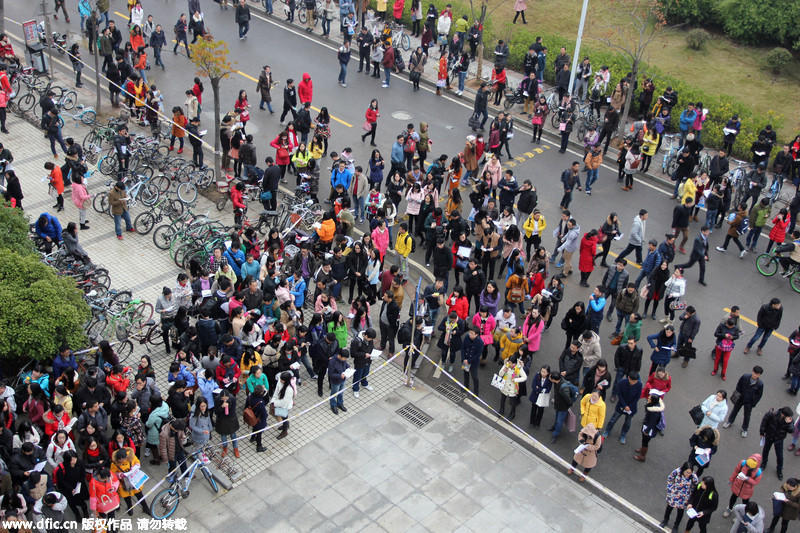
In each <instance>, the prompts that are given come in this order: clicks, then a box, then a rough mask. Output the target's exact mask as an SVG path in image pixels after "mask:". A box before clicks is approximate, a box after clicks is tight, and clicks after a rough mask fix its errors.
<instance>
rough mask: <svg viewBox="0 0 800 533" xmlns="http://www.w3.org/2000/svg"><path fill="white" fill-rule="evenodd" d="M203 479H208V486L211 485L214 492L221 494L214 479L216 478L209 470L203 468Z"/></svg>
mask: <svg viewBox="0 0 800 533" xmlns="http://www.w3.org/2000/svg"><path fill="white" fill-rule="evenodd" d="M202 471H203V477H205V478H206V481H208V484H209V485H211V490H213V491H214V492H219V486H218V485H217V480H216V479H214V476H213V475H212V474H211V471H210V470H209V469H208V468H203V469H202Z"/></svg>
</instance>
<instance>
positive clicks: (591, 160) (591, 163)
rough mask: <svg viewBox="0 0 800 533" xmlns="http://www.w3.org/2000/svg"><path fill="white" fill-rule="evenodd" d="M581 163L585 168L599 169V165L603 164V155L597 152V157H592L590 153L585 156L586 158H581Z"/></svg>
mask: <svg viewBox="0 0 800 533" xmlns="http://www.w3.org/2000/svg"><path fill="white" fill-rule="evenodd" d="M583 162H584V163H586V167H587V168H590V169H592V170H595V169H598V168H600V165H601V164H602V162H603V153H602V152H597V155H594V154H593V153H592V152H589V153H588V154H586V157H584V158H583Z"/></svg>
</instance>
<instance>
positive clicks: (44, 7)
mask: <svg viewBox="0 0 800 533" xmlns="http://www.w3.org/2000/svg"><path fill="white" fill-rule="evenodd" d="M42 16H43V17H44V34H45V35H44V37H45V40H46V42H47V62H48V65H47V66H48V69H47V74H48V76H50V77H51V78H52V77H53V30H52V29H51V27H50V12H49V11H48V10H47V0H42Z"/></svg>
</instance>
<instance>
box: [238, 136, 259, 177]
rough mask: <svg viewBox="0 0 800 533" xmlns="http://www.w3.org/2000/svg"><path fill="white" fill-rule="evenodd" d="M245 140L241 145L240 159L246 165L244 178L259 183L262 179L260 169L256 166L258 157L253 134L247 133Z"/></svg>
mask: <svg viewBox="0 0 800 533" xmlns="http://www.w3.org/2000/svg"><path fill="white" fill-rule="evenodd" d="M244 139H245V142H243V143H242V145H241V146H240V147H239V161H241V163H242V165H243V166H244V179H245V180H246V181H248V182H250V183H257V182H258V181H259V180H260V179H261V176H260V171H259V170H258V169H257V168H256V164H257V162H258V157H257V156H256V145H255V144H253V136H252V135H247V136H246V137H245V138H244Z"/></svg>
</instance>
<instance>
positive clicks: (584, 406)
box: [581, 394, 606, 430]
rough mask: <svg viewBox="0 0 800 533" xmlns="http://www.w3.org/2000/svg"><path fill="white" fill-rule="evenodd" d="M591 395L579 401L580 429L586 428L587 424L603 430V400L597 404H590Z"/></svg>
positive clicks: (604, 410) (604, 413)
mask: <svg viewBox="0 0 800 533" xmlns="http://www.w3.org/2000/svg"><path fill="white" fill-rule="evenodd" d="M591 398H592V395H591V394H587V395H586V396H584V397H583V399H582V400H581V427H586V426H587V425H588V424H594V427H596V428H597V429H598V430H599V429H602V428H603V424H604V423H605V421H606V402H604V401H603V398H600V400H599V401H598V402H597V403H594V404H593V403H592V402H591Z"/></svg>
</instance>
